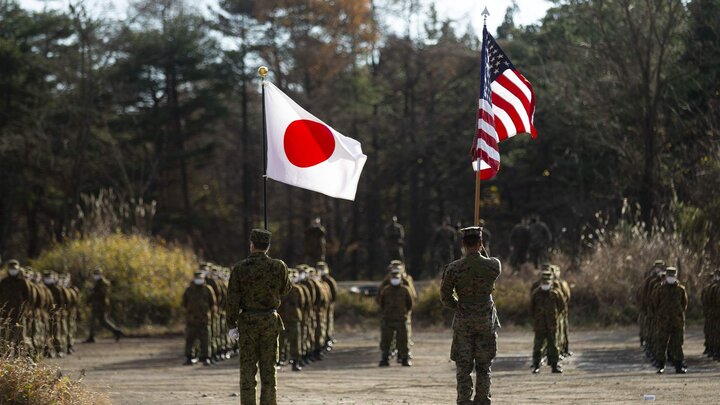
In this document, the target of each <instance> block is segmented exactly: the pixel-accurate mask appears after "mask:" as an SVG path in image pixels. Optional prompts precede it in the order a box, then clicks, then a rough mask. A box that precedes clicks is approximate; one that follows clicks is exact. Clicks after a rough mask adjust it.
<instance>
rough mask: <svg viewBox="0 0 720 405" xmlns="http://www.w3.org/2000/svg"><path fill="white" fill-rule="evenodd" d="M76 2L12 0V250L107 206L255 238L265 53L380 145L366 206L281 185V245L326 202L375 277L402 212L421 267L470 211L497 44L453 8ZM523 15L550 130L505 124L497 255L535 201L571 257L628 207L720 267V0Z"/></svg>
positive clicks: (363, 190)
mask: <svg viewBox="0 0 720 405" xmlns="http://www.w3.org/2000/svg"><path fill="white" fill-rule="evenodd" d="M70 4H71V6H70V7H69V8H68V9H67V10H46V11H30V10H26V9H24V8H23V7H22V6H21V5H19V3H18V2H17V1H15V0H0V190H2V193H0V254H2V257H3V258H9V257H10V256H12V257H16V258H19V259H21V260H24V259H26V258H36V257H38V255H40V253H41V252H42V251H43V250H45V249H47V248H49V247H52V246H55V245H56V244H58V243H61V242H65V241H67V240H68V239H71V238H76V239H80V238H83V237H85V236H87V234H88V233H90V232H93V230H94V229H97V226H96V225H97V224H93V223H91V222H93V221H96V220H97V219H98V218H100V217H103V215H100V214H98V213H97V212H96V211H98V210H107V211H108V212H106V213H105V214H104V217H107V216H108V215H109V216H112V217H113V218H114V222H112V226H113V227H114V231H119V232H124V233H144V234H149V235H152V236H153V237H156V238H159V239H162V240H165V241H169V242H170V243H172V244H176V245H180V246H184V247H186V248H188V249H190V250H191V251H192V252H194V254H195V255H196V257H197V258H199V259H209V260H213V261H215V262H219V263H222V264H226V265H230V264H232V263H234V262H235V261H237V260H239V259H240V258H242V257H243V256H244V255H245V254H246V250H247V242H246V241H247V240H248V232H249V230H250V228H252V227H254V226H260V225H261V222H260V221H261V220H262V179H261V172H262V152H261V150H262V129H261V128H262V127H261V102H260V97H259V80H258V78H257V73H256V70H257V67H258V66H259V65H261V64H265V65H267V66H268V67H269V68H270V71H271V76H270V79H271V80H272V81H273V82H274V83H275V84H276V85H277V86H278V87H280V88H281V89H282V90H283V91H285V92H287V93H288V94H289V95H290V96H291V97H293V98H294V99H295V100H296V101H297V102H298V103H300V104H301V105H303V106H304V107H305V108H307V109H308V110H309V111H311V112H313V113H314V114H315V115H317V116H318V117H320V118H321V119H323V120H325V121H326V122H327V123H328V124H330V125H332V126H333V127H335V128H337V129H338V130H339V131H341V132H343V133H344V134H345V135H347V136H350V137H352V138H355V139H357V140H359V141H360V142H362V145H363V150H364V152H365V153H366V154H367V155H368V156H369V158H368V163H367V165H366V167H365V170H364V173H363V175H362V178H361V181H360V186H359V189H358V194H357V198H356V201H355V202H354V203H353V202H347V201H343V200H336V199H331V198H327V197H324V196H322V195H320V194H317V193H313V192H309V191H305V190H301V189H297V188H292V187H289V186H286V185H283V184H279V183H274V182H272V181H271V182H270V183H269V189H268V193H269V207H268V209H269V214H270V229H271V230H272V231H273V232H274V233H275V236H274V246H273V253H274V255H276V256H278V257H281V258H283V259H284V260H286V261H287V262H288V263H290V264H297V263H299V262H300V261H301V260H302V256H303V250H302V249H303V237H304V231H305V228H306V227H307V225H308V224H309V222H310V220H311V219H312V218H314V217H315V216H320V217H322V219H323V221H324V223H325V225H326V226H327V229H328V238H329V245H328V253H329V256H328V261H329V263H330V265H331V267H332V269H333V273H334V275H335V276H336V277H337V278H339V279H366V278H378V277H380V276H381V275H383V274H384V273H385V271H386V270H385V266H386V263H387V260H386V257H385V250H384V247H383V243H384V240H383V230H384V227H385V225H386V224H387V223H388V222H389V221H390V218H391V216H392V215H397V216H398V217H399V219H400V222H401V223H403V224H404V225H405V229H406V232H407V238H406V244H407V245H406V249H405V252H406V257H407V261H408V269H409V271H410V272H411V273H412V274H415V275H416V276H427V275H431V274H432V271H431V270H429V268H430V266H431V252H432V249H431V241H432V236H433V233H434V231H435V227H436V226H437V225H438V224H439V222H440V220H441V218H442V217H444V216H446V215H447V216H450V217H451V218H452V220H453V223H455V222H461V223H462V224H464V225H468V224H470V222H471V220H472V212H473V211H472V209H473V197H474V180H473V174H472V172H471V169H470V144H471V142H472V140H473V132H474V120H475V115H476V106H477V101H476V100H477V98H478V93H479V63H478V62H479V55H480V50H479V46H480V41H479V39H478V38H477V36H476V35H475V32H476V31H475V30H474V29H470V28H468V27H459V26H458V24H456V23H455V22H454V21H451V20H445V19H442V18H440V17H439V16H438V13H437V12H436V10H435V9H434V7H424V6H421V4H420V3H419V2H417V1H412V0H336V1H332V2H328V1H313V0H311V1H308V0H277V1H275V0H268V1H262V2H260V1H257V2H256V1H250V0H234V1H230V0H226V1H220V2H219V3H218V4H219V6H220V7H219V8H218V9H214V10H212V12H208V11H206V10H197V9H194V8H193V7H191V6H190V5H189V4H188V3H184V2H179V1H170V0H162V1H158V0H145V1H138V2H134V3H132V4H131V6H130V8H129V11H128V16H127V18H125V19H123V20H114V19H110V18H107V17H102V18H100V17H96V16H93V15H91V14H90V13H88V12H87V10H86V7H85V6H84V5H83V3H82V2H71V3H70ZM516 11H517V10H516V9H515V8H512V7H511V8H509V9H508V10H505V18H504V22H503V24H502V25H501V26H500V27H499V28H498V29H497V33H496V38H497V40H498V42H499V43H500V45H501V46H502V47H503V48H504V50H505V51H506V53H507V54H508V55H509V56H510V58H511V59H512V61H513V62H514V64H515V65H516V67H517V68H518V69H519V70H520V71H521V72H522V73H523V74H524V75H525V76H526V77H527V78H528V80H529V81H530V82H531V83H532V84H533V86H534V89H535V93H536V96H537V111H536V114H535V125H536V127H537V129H538V134H539V135H538V138H537V139H536V140H532V139H530V137H529V136H517V137H515V138H513V139H512V140H509V141H507V142H504V143H503V144H501V146H500V148H501V155H502V168H501V170H500V173H499V175H498V176H497V177H496V178H495V179H493V180H492V181H488V182H484V183H483V187H482V196H483V200H482V209H481V212H482V217H483V218H484V219H485V220H486V223H487V225H488V227H489V229H490V231H491V232H492V249H493V253H494V254H498V255H500V256H502V257H507V255H508V252H509V246H508V236H509V232H510V230H511V228H512V226H513V225H514V224H515V223H517V222H518V221H519V220H520V219H521V218H522V217H524V216H526V215H529V214H538V215H539V216H540V217H541V218H542V219H543V220H544V221H545V222H546V223H547V224H548V225H549V226H550V228H551V230H552V232H553V235H554V236H555V244H554V247H555V249H556V250H557V251H558V252H561V253H562V254H563V255H564V256H563V257H567V258H568V259H567V260H566V261H565V262H564V264H565V265H566V266H565V267H566V268H568V269H570V270H572V271H579V272H581V271H582V270H583V261H582V260H581V258H582V257H583V255H589V254H591V252H592V251H593V250H592V249H593V247H594V246H595V244H596V243H597V242H596V241H597V240H598V239H600V238H598V236H599V235H603V234H604V232H607V231H608V229H614V228H615V227H616V226H617V224H619V223H623V221H625V220H627V221H630V222H632V224H633V226H635V227H634V228H633V229H635V230H636V231H637V229H642V232H640V233H638V235H637V239H638V240H645V239H644V238H650V237H652V235H653V234H654V233H672V234H673V235H677V239H673V240H675V241H676V242H677V243H678V244H681V245H682V246H683V247H684V249H685V250H684V251H686V252H688V254H690V255H693V256H694V257H693V258H692V260H693V263H694V264H695V265H696V268H695V270H693V271H695V272H700V273H701V272H703V271H706V270H705V269H710V268H717V265H718V264H720V239H719V238H720V193H718V192H717V190H719V189H720V138H719V137H720V47H718V46H717V44H718V43H720V1H717V0H692V1H680V0H660V1H643V0H618V1H603V0H591V1H590V0H582V1H581V0H558V1H554V2H553V6H552V7H551V8H550V9H549V10H548V11H547V14H546V15H545V16H544V17H543V18H542V19H541V21H540V22H539V23H538V24H534V25H528V26H518V25H516V24H515V23H514V20H513V15H514V14H515V13H516ZM493 12H500V10H493ZM418 16H421V17H422V21H424V23H423V24H422V27H421V29H415V28H417V26H416V25H413V27H411V22H412V21H417V18H418ZM403 22H404V25H403ZM411 28H412V29H411ZM99 201H102V202H103V203H102V204H100V203H99ZM100 206H102V207H104V208H99V207H100ZM93 213H94V214H93ZM638 227H639V228H638ZM675 259H680V258H675ZM647 260H650V257H648V258H647ZM649 264H650V263H649V262H646V261H640V260H637V261H635V262H633V263H632V266H635V267H636V268H637V269H645V268H647V267H648V266H649ZM188 277H189V275H188Z"/></svg>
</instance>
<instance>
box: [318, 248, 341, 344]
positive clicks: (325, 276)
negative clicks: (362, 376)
mask: <svg viewBox="0 0 720 405" xmlns="http://www.w3.org/2000/svg"><path fill="white" fill-rule="evenodd" d="M316 268H317V270H318V271H319V272H320V277H321V278H322V281H323V282H324V283H325V284H326V285H327V287H328V289H329V291H330V306H329V307H328V311H327V335H326V336H325V341H326V344H325V345H326V350H330V348H331V347H332V345H333V343H335V301H337V292H338V286H337V281H335V279H334V278H333V277H332V276H331V275H330V267H328V265H327V263H325V262H318V263H317V265H316Z"/></svg>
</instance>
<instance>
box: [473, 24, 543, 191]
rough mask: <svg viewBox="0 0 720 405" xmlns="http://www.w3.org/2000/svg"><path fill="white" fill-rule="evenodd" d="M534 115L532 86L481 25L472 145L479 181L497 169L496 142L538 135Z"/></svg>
mask: <svg viewBox="0 0 720 405" xmlns="http://www.w3.org/2000/svg"><path fill="white" fill-rule="evenodd" d="M534 115H535V93H534V92H533V89H532V85H531V84H530V82H528V81H527V79H525V76H523V75H522V74H520V72H518V71H517V69H515V66H513V64H512V62H510V59H509V58H508V57H507V55H505V52H503V50H502V49H501V48H500V46H499V45H498V44H497V42H495V38H493V37H492V35H490V33H489V32H488V31H487V28H483V43H482V51H481V62H480V102H479V105H478V120H477V137H476V140H475V142H473V148H472V156H473V167H474V168H475V170H476V171H477V167H478V165H479V166H480V179H481V180H489V179H491V178H493V177H495V175H496V174H497V172H498V171H499V170H500V150H499V148H498V143H500V142H502V141H504V140H506V139H507V138H510V137H513V136H515V135H517V134H522V133H529V134H531V135H532V137H533V138H535V137H536V136H537V132H536V131H535V126H534V125H533V117H534Z"/></svg>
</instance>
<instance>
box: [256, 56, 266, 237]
mask: <svg viewBox="0 0 720 405" xmlns="http://www.w3.org/2000/svg"><path fill="white" fill-rule="evenodd" d="M267 74H268V68H267V67H265V66H260V67H259V68H258V75H259V76H260V81H261V87H262V127H263V218H264V220H265V230H266V231H267V230H268V209H267V123H266V122H265V76H267Z"/></svg>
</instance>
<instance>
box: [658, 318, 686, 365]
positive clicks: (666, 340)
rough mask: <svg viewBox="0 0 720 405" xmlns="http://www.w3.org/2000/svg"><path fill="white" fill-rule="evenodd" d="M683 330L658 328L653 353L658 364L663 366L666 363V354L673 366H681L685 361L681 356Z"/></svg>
mask: <svg viewBox="0 0 720 405" xmlns="http://www.w3.org/2000/svg"><path fill="white" fill-rule="evenodd" d="M684 332H685V328H682V327H680V328H673V327H660V329H659V330H658V334H657V337H658V341H657V350H656V352H655V359H656V360H657V361H658V362H659V363H660V364H665V362H666V361H667V354H669V355H670V357H671V358H672V361H673V363H674V365H678V364H682V362H683V361H684V360H685V356H684V355H683V349H682V346H683V339H684V336H683V334H684Z"/></svg>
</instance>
